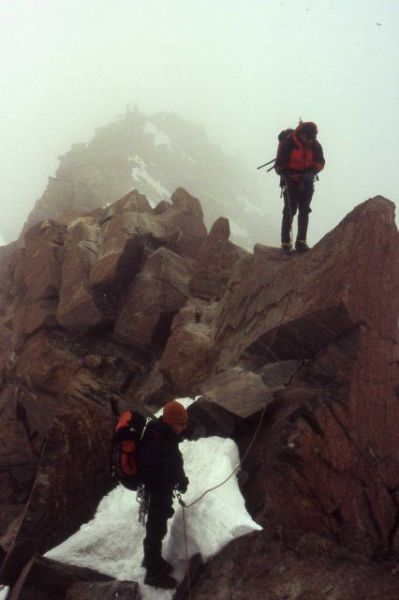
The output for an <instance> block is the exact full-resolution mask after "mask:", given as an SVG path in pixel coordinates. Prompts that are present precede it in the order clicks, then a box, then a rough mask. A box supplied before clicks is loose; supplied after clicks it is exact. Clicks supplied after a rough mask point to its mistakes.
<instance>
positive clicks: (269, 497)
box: [216, 197, 399, 554]
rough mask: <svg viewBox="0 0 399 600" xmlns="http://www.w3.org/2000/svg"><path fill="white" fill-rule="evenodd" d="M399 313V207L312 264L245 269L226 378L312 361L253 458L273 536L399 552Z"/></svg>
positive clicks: (223, 361)
mask: <svg viewBox="0 0 399 600" xmlns="http://www.w3.org/2000/svg"><path fill="white" fill-rule="evenodd" d="M381 240H383V244H382V243H381ZM398 303H399V235H398V231H397V229H396V226H395V221H394V205H393V204H392V203H391V202H389V201H388V200H386V199H384V198H380V197H378V198H374V199H372V200H369V201H368V202H365V203H364V204H362V205H360V206H358V207H356V208H355V209H354V210H353V211H352V213H350V214H349V215H348V216H347V217H346V218H345V219H344V220H343V221H342V222H341V223H340V224H339V225H338V226H337V227H336V229H335V230H333V231H332V232H331V233H329V234H328V235H327V236H325V238H323V239H322V240H321V241H320V242H319V243H318V244H317V245H316V246H315V247H314V248H313V249H312V250H311V251H310V252H309V253H307V254H306V255H304V256H299V257H297V258H293V259H287V258H281V259H276V257H272V256H271V255H270V254H269V253H268V252H265V253H262V252H258V253H256V254H255V255H254V256H251V257H249V258H244V259H243V260H242V261H240V262H239V263H238V264H237V269H236V272H235V275H234V276H233V278H232V279H231V280H230V284H229V288H228V290H227V292H226V294H225V296H224V298H223V299H222V300H221V303H220V307H219V312H218V315H217V323H216V338H217V341H218V345H219V348H220V350H221V351H220V356H219V361H218V365H217V368H219V369H220V368H223V367H224V368H225V367H226V365H229V364H234V363H235V361H238V360H244V359H245V361H246V364H247V365H248V364H251V360H252V364H254V365H257V368H258V369H259V368H261V365H262V362H263V364H264V365H267V364H270V363H272V362H278V361H281V360H292V359H301V358H302V359H307V362H306V368H304V370H303V372H302V373H300V374H299V375H298V377H294V378H293V379H292V381H291V382H290V383H289V385H287V386H284V388H283V389H282V390H280V391H279V392H277V393H276V394H275V398H274V403H273V410H274V413H273V419H266V420H265V421H264V423H263V424H262V426H261V429H260V433H259V436H258V437H257V439H256V443H255V445H254V448H253V453H252V458H250V463H251V469H250V470H251V475H252V476H251V477H250V478H249V480H248V485H247V489H246V494H247V498H248V502H249V506H250V507H251V510H252V511H253V513H254V514H255V516H256V517H257V519H258V520H259V521H260V522H261V523H262V524H263V525H265V527H270V526H272V525H273V526H283V527H287V528H294V527H300V528H301V529H303V530H304V531H313V532H317V533H321V534H324V535H329V536H331V537H334V539H337V540H339V541H340V542H341V543H344V544H347V545H349V546H351V547H353V548H354V549H356V550H359V551H362V552H367V553H369V554H372V553H374V552H378V551H379V550H380V549H381V548H384V547H387V546H390V545H391V546H392V545H394V546H395V547H397V543H398V539H397V538H398V536H397V527H398V518H397V515H398V514H399V506H398V502H397V494H396V490H397V489H399V405H398V402H397V394H398V389H399V366H398V365H399V362H398V355H399V353H398V343H397V341H398V333H397V332H398V329H397V315H398V308H399V307H398ZM225 408H227V409H228V408H229V406H228V402H227V403H226V404H225ZM271 524H272V525H271Z"/></svg>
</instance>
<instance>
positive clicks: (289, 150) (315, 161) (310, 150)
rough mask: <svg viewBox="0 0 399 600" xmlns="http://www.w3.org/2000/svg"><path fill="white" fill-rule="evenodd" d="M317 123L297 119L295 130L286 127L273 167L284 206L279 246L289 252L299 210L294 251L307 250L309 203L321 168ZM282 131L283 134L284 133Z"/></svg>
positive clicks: (321, 149)
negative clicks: (294, 219)
mask: <svg viewBox="0 0 399 600" xmlns="http://www.w3.org/2000/svg"><path fill="white" fill-rule="evenodd" d="M317 133H318V131H317V125H316V124H315V123H312V122H310V121H308V122H305V123H299V125H298V127H297V128H296V129H295V130H287V132H282V133H281V134H280V136H279V145H278V149H277V157H276V162H275V164H274V168H275V170H276V173H277V174H278V175H280V177H281V183H280V185H281V187H282V189H283V197H284V209H283V220H282V224H281V247H282V249H283V250H284V251H285V252H287V253H290V252H291V251H292V244H291V227H292V221H293V218H294V216H295V214H296V212H297V210H298V234H297V238H296V242H295V250H296V251H297V252H306V251H307V250H309V247H308V245H307V243H306V235H307V230H308V222H309V213H310V212H311V209H310V203H311V201H312V197H313V192H314V179H315V176H316V175H317V173H319V171H321V170H322V169H323V168H324V164H325V160H324V155H323V148H322V147H321V145H320V144H319V142H318V141H317V139H316V137H317ZM284 134H285V135H284Z"/></svg>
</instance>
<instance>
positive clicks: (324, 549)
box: [192, 531, 398, 600]
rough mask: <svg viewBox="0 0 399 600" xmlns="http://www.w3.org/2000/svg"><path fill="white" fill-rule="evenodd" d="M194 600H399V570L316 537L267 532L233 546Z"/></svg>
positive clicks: (197, 585)
mask: <svg viewBox="0 0 399 600" xmlns="http://www.w3.org/2000/svg"><path fill="white" fill-rule="evenodd" d="M192 598H193V600H208V599H209V598H215V599H217V600H219V599H220V600H222V599H223V598H234V600H247V599H248V598H253V599H255V598H259V599H261V598H262V599H263V598H264V599H265V600H266V599H267V600H283V599H286V600H288V599H289V600H322V599H323V600H324V599H325V600H327V599H331V600H358V599H359V598H361V599H362V600H377V599H378V600H379V599H384V600H397V598H398V571H397V566H396V567H395V565H394V564H391V565H389V564H388V565H381V564H378V563H375V562H374V563H373V562H368V561H367V560H366V559H365V558H364V557H362V556H360V555H357V554H354V553H351V552H348V551H347V550H345V549H343V548H342V547H339V546H338V545H337V544H335V543H333V542H329V541H327V540H326V539H325V538H321V537H318V536H316V535H309V534H307V535H304V534H301V533H299V532H290V535H289V536H288V535H287V536H285V538H284V539H282V540H279V539H272V538H271V537H270V534H269V533H268V532H267V531H261V532H254V533H250V534H248V535H245V536H243V537H241V538H238V539H236V540H234V541H232V542H230V543H229V544H228V545H227V546H226V547H225V548H223V550H222V551H221V552H220V553H219V554H218V555H217V556H216V557H214V558H213V559H211V560H210V561H209V563H207V564H206V566H205V569H204V570H203V572H202V573H201V574H200V575H199V576H198V577H197V579H196V581H195V582H194V586H193V590H192Z"/></svg>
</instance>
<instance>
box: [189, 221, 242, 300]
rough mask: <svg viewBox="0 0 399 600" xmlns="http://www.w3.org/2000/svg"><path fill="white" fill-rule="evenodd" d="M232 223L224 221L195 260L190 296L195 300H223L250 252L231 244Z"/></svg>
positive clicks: (220, 222) (216, 228)
mask: <svg viewBox="0 0 399 600" xmlns="http://www.w3.org/2000/svg"><path fill="white" fill-rule="evenodd" d="M229 236H230V226H229V221H228V219H226V218H224V217H220V218H219V219H217V221H215V223H214V224H213V225H212V228H211V230H210V232H209V234H208V236H207V238H206V240H205V241H204V243H203V244H202V246H201V247H200V249H199V250H198V252H197V254H196V256H195V263H194V268H193V275H192V277H191V281H190V292H191V294H192V295H193V296H198V297H199V298H204V299H208V300H211V299H216V300H219V299H220V298H221V297H222V296H223V294H224V292H225V289H226V286H227V282H228V280H229V279H230V277H231V275H232V273H233V269H234V265H235V263H236V262H237V260H239V259H240V258H242V257H243V256H248V254H249V253H248V252H247V251H246V250H243V248H240V247H239V246H236V244H233V243H232V242H230V241H229Z"/></svg>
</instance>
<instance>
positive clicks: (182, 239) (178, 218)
mask: <svg viewBox="0 0 399 600" xmlns="http://www.w3.org/2000/svg"><path fill="white" fill-rule="evenodd" d="M171 200H172V206H169V207H168V208H167V209H166V210H164V211H162V212H161V214H160V215H159V220H160V222H162V223H163V224H164V225H167V224H173V225H175V226H177V228H178V230H179V236H178V238H177V240H176V242H175V244H174V246H171V250H174V251H175V252H177V253H178V254H182V255H183V256H191V257H194V256H195V255H196V254H197V252H198V250H199V248H200V247H201V245H202V243H203V241H204V240H205V238H206V234H207V231H206V227H205V225H204V214H203V212H202V208H201V204H200V203H199V200H197V198H194V197H193V196H191V195H190V194H189V193H188V192H187V190H185V189H184V188H178V189H177V190H176V191H175V192H173V194H172V198H171Z"/></svg>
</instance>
